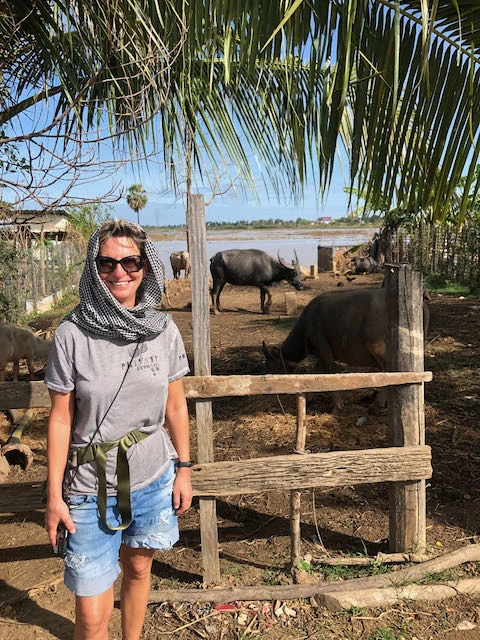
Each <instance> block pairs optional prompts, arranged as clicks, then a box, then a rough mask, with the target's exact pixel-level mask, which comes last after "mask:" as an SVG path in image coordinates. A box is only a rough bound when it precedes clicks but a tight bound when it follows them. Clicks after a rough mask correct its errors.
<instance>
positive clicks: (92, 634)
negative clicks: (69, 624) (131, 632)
mask: <svg viewBox="0 0 480 640" xmlns="http://www.w3.org/2000/svg"><path fill="white" fill-rule="evenodd" d="M112 611H113V586H112V587H110V589H108V590H107V591H104V593H100V594H99V595H97V596H77V597H76V611H75V633H74V640H108V623H109V622H110V616H111V615H112Z"/></svg>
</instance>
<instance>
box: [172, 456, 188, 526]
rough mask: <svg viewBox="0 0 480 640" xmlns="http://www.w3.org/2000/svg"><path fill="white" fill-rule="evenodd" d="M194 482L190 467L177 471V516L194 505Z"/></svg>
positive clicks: (174, 486) (174, 496) (175, 485)
mask: <svg viewBox="0 0 480 640" xmlns="http://www.w3.org/2000/svg"><path fill="white" fill-rule="evenodd" d="M192 496H193V490H192V480H191V474H190V469H189V468H188V467H185V468H181V469H177V472H176V477H175V481H174V483H173V493H172V497H173V508H174V509H175V513H176V514H177V516H179V515H181V514H182V513H185V511H187V510H188V509H190V505H191V504H192Z"/></svg>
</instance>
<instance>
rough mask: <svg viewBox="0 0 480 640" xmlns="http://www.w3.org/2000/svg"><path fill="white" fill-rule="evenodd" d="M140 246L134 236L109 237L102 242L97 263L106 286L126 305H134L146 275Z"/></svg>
mask: <svg viewBox="0 0 480 640" xmlns="http://www.w3.org/2000/svg"><path fill="white" fill-rule="evenodd" d="M138 250H139V247H138V246H137V245H136V244H135V242H134V241H133V239H132V238H125V237H123V238H109V239H108V240H105V241H103V242H101V244H100V251H99V255H98V256H97V258H96V264H97V266H98V271H99V275H100V278H101V279H102V281H103V282H104V283H105V286H106V287H107V289H108V290H109V291H110V293H111V294H112V295H113V297H114V298H115V299H116V300H118V302H119V303H120V304H121V305H123V306H124V307H134V306H135V302H136V297H137V289H138V287H139V286H140V284H141V283H142V280H143V278H144V275H145V267H144V260H143V257H142V256H139V255H133V254H134V253H135V252H138Z"/></svg>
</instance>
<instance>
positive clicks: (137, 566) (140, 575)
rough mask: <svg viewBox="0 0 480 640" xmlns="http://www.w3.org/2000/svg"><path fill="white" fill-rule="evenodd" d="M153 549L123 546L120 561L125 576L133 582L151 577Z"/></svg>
mask: <svg viewBox="0 0 480 640" xmlns="http://www.w3.org/2000/svg"><path fill="white" fill-rule="evenodd" d="M154 553H155V552H154V550H153V549H133V548H131V547H127V546H125V545H122V547H121V549H120V561H121V563H122V570H123V574H124V576H126V577H128V578H129V579H131V580H143V579H145V578H148V577H149V576H150V573H151V570H152V562H153V554H154Z"/></svg>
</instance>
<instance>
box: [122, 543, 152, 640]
mask: <svg viewBox="0 0 480 640" xmlns="http://www.w3.org/2000/svg"><path fill="white" fill-rule="evenodd" d="M153 554H154V550H153V549H132V547H127V546H126V545H123V544H122V546H121V547H120V561H121V563H122V570H123V579H122V589H121V595H120V608H121V612H122V639H123V640H139V638H140V634H141V632H142V627H143V621H144V619H145V612H146V610H147V603H148V596H149V594H150V575H151V570H152V562H153Z"/></svg>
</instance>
